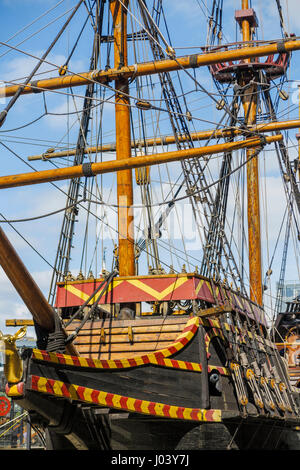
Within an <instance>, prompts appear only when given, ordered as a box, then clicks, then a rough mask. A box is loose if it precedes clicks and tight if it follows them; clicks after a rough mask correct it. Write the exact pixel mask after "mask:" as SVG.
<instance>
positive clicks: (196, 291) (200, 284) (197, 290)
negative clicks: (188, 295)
mask: <svg viewBox="0 0 300 470" xmlns="http://www.w3.org/2000/svg"><path fill="white" fill-rule="evenodd" d="M203 282H204V280H203V279H201V280H200V281H199V282H198V285H197V287H196V289H195V293H196V294H198V292H199V290H200V289H201V287H202V286H203Z"/></svg>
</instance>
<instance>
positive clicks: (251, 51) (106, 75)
mask: <svg viewBox="0 0 300 470" xmlns="http://www.w3.org/2000/svg"><path fill="white" fill-rule="evenodd" d="M299 49H300V41H299V40H291V39H287V40H279V41H278V42H273V43H271V44H267V45H263V46H253V47H249V46H246V47H241V48H238V49H232V50H227V51H217V52H216V51H215V52H208V53H203V54H194V55H192V56H191V55H188V56H183V57H178V58H174V59H172V58H170V59H165V60H160V61H152V62H145V63H139V64H134V65H128V66H124V67H121V68H120V69H116V68H112V69H109V70H94V71H92V72H82V73H78V74H76V73H74V74H72V75H71V74H70V75H66V76H64V77H54V78H48V79H43V80H37V81H35V82H32V83H31V84H28V85H26V86H25V87H24V89H23V90H22V91H21V94H31V93H37V92H39V91H43V90H58V89H62V88H69V87H75V86H83V85H87V84H88V83H90V81H91V80H93V81H96V82H99V83H103V84H105V83H107V82H108V81H111V80H119V79H120V78H127V79H129V78H133V77H139V76H144V75H153V74H157V73H163V72H172V71H177V70H181V69H190V68H196V67H204V66H208V65H213V64H218V63H220V62H226V61H232V60H240V59H250V58H254V57H263V56H269V55H272V54H276V53H278V52H292V51H297V50H299ZM20 86H22V85H10V86H7V87H2V88H0V98H1V97H2V98H3V97H8V96H13V95H14V94H15V93H16V92H17V91H18V90H19V88H20Z"/></svg>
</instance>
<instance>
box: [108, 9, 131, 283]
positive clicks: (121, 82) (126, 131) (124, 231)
mask: <svg viewBox="0 0 300 470" xmlns="http://www.w3.org/2000/svg"><path fill="white" fill-rule="evenodd" d="M128 3H129V0H124V7H125V8H124V7H123V5H121V4H120V2H119V1H118V0H111V2H110V11H111V14H112V17H113V30H114V33H113V36H114V67H115V69H117V70H118V69H121V68H122V67H126V66H127V65H128V60H127V10H126V8H127V6H128ZM115 89H116V98H115V100H116V101H115V120H116V159H117V161H120V160H124V159H128V158H130V157H131V135H130V102H129V82H128V78H124V77H120V78H118V79H117V80H116V81H115ZM119 92H121V93H119ZM117 200H118V237H119V244H118V257H119V275H120V276H134V275H135V256H134V230H133V215H132V205H133V185H132V170H131V169H129V170H124V171H118V173H117Z"/></svg>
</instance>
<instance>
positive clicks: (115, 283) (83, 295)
mask: <svg viewBox="0 0 300 470" xmlns="http://www.w3.org/2000/svg"><path fill="white" fill-rule="evenodd" d="M122 282H124V281H118V280H115V281H113V282H112V283H110V284H109V286H108V289H107V291H106V292H110V291H111V290H112V289H114V288H115V287H118V286H119V285H120V284H122ZM64 289H66V291H67V292H70V293H71V294H73V295H76V297H79V298H80V299H81V300H83V301H84V302H86V301H87V300H88V298H89V297H90V295H88V294H86V293H85V292H83V291H82V290H80V289H77V288H76V287H74V286H73V285H72V284H66V285H64ZM98 295H99V294H96V295H95V296H94V297H93V298H92V299H91V300H90V302H89V304H93V303H94V302H95V301H96V300H97V297H98Z"/></svg>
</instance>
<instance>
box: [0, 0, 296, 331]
mask: <svg viewBox="0 0 300 470" xmlns="http://www.w3.org/2000/svg"><path fill="white" fill-rule="evenodd" d="M75 3H76V2H74V1H71V0H64V1H62V2H59V1H58V0H15V1H14V2H11V1H8V0H0V6H1V18H0V41H1V42H7V41H9V44H11V45H13V46H15V47H19V48H20V49H21V50H22V51H24V52H26V53H27V54H31V55H32V56H35V57H40V56H41V55H42V54H43V52H44V51H45V49H46V48H47V47H48V46H49V43H50V41H51V40H52V39H53V37H54V36H55V34H56V33H57V31H58V29H59V28H60V27H61V25H62V24H63V21H65V18H66V17H67V16H68V14H70V13H68V12H69V10H70V9H71V8H72V7H73V6H74V4H75ZM205 4H207V5H208V6H209V5H210V4H211V2H210V0H205V1H198V0H186V1H174V0H165V13H166V17H167V18H168V28H169V33H170V36H171V39H172V44H173V46H174V47H175V48H176V51H177V55H184V54H185V53H195V52H197V50H198V49H197V48H199V47H200V46H201V45H204V44H205V40H206V31H207V26H206V22H205V20H204V15H203V9H205V8H204V7H205ZM224 4H225V5H226V10H225V11H224V38H226V39H227V40H228V41H230V42H232V41H235V40H239V39H240V33H239V31H238V29H237V28H236V24H235V21H234V18H233V16H234V10H235V9H238V8H240V1H239V0H235V1H234V0H226V1H225V2H224ZM252 4H253V7H254V8H255V9H256V11H257V15H258V18H259V22H260V26H261V29H260V32H259V39H265V40H267V39H272V38H273V39H274V38H278V37H280V27H279V19H278V15H277V11H276V2H275V0H274V1H273V0H267V1H265V2H261V1H253V2H252ZM199 5H200V6H201V7H202V8H199ZM282 5H283V7H284V13H285V20H286V25H287V27H288V29H289V31H292V32H294V33H295V34H296V35H299V36H300V19H299V17H300V15H299V13H298V10H299V7H298V2H297V1H292V0H289V1H288V2H287V1H286V0H284V1H283V2H282ZM54 7H55V8H54ZM287 7H288V8H287ZM51 9H52V10H51ZM48 10H49V12H48V13H47V15H45V16H42V15H44V13H45V12H47V11H48ZM39 17H41V18H40V19H39V20H38V21H36V22H34V23H33V21H34V20H35V19H36V18H39ZM85 17H86V10H85V9H84V8H81V10H80V12H79V13H78V15H77V16H76V18H74V20H73V21H72V24H71V27H70V30H68V32H67V33H66V34H64V36H63V38H62V39H61V40H60V41H59V43H58V44H57V46H55V48H54V49H53V51H52V52H51V53H50V54H49V58H48V62H49V63H48V64H45V65H44V66H43V67H42V68H41V72H43V73H44V72H47V73H45V76H46V77H47V76H56V75H57V66H60V65H62V64H63V63H64V61H65V59H66V57H67V56H68V53H69V51H70V50H71V48H72V44H73V41H74V38H75V37H76V31H77V32H78V30H79V29H80V28H81V26H82V24H83V22H84V20H85ZM31 23H32V24H31ZM30 24H31V26H29V27H28V28H26V29H24V30H23V31H22V29H23V28H24V27H25V26H27V25H30ZM38 31H39V32H38ZM16 33H18V34H17V35H16V36H15V37H13V36H14V35H15V34H16ZM33 33H36V34H34V35H33ZM31 35H32V37H31ZM91 40H92V35H91V28H89V33H84V35H83V37H82V39H81V41H80V43H79V46H78V50H76V53H75V54H74V56H73V57H72V59H71V62H70V66H69V68H70V70H71V71H72V72H77V73H80V72H83V71H86V70H87V69H88V66H89V56H90V51H91ZM298 54H300V52H299V53H298ZM35 63H36V61H35V59H34V58H32V57H30V56H28V55H26V54H24V53H19V52H17V51H12V50H9V49H8V48H6V47H5V46H2V47H0V80H3V81H8V82H9V81H12V80H15V79H21V78H22V77H26V74H28V73H30V71H31V70H32V68H33V66H34V65H35ZM298 64H299V60H298V59H297V53H294V55H293V60H292V67H291V68H290V70H289V72H288V80H289V82H288V83H287V84H286V85H285V90H286V91H288V92H289V93H290V101H289V102H281V104H280V106H281V108H282V112H283V115H284V116H285V119H292V118H295V117H298V109H297V105H295V104H293V99H294V94H295V91H296V88H295V81H296V80H298V79H299V80H300V73H299V65H298ZM102 65H103V64H102ZM104 65H105V64H104ZM196 78H197V80H198V81H199V82H200V83H201V84H203V86H205V87H206V88H207V89H208V90H209V91H216V90H215V88H214V85H213V82H212V80H211V77H210V75H209V73H208V71H207V69H199V70H197V71H196ZM182 80H183V84H184V86H185V87H186V88H185V89H186V90H191V91H193V93H191V95H187V102H188V106H189V109H190V110H191V111H192V113H193V115H194V116H196V117H197V120H196V121H195V128H196V129H199V130H200V129H208V128H211V127H212V126H213V123H215V122H217V121H218V119H219V116H220V115H219V113H218V112H217V110H216V108H215V103H213V102H212V101H211V99H210V98H208V97H207V96H206V95H203V94H201V92H199V91H197V92H196V91H195V84H194V82H193V81H192V80H191V79H190V78H188V77H187V76H185V75H184V76H183V78H182ZM174 83H175V84H176V86H178V82H177V79H176V77H174ZM74 93H75V94H76V95H78V96H82V95H83V89H79V88H77V89H74ZM108 95H111V94H110V93H109V92H108ZM108 95H107V96H108ZM78 96H77V97H76V98H75V100H73V99H71V97H70V95H66V94H64V93H49V94H47V96H46V106H47V110H48V111H49V112H50V113H53V114H50V115H48V116H45V117H41V115H42V114H43V112H44V111H45V102H44V99H43V95H42V94H37V95H30V96H23V97H21V98H20V99H19V100H18V102H17V104H16V105H15V106H14V108H13V109H12V110H11V112H10V113H9V115H8V118H7V120H6V122H5V124H4V126H3V127H2V129H1V133H0V141H2V142H3V144H4V145H7V146H8V147H9V148H10V149H11V151H9V150H7V149H6V148H5V147H3V146H1V162H2V165H1V169H0V175H9V174H15V173H23V172H27V171H31V170H30V168H28V166H27V165H26V161H27V157H28V156H29V155H33V154H39V153H42V152H44V151H45V150H46V149H48V148H49V147H51V146H52V143H53V145H54V144H55V143H58V142H59V145H60V146H64V147H66V146H68V145H70V146H73V145H74V144H75V143H76V135H77V132H78V126H76V125H74V127H73V128H72V130H71V131H70V133H69V134H67V130H68V126H70V125H72V123H73V121H74V119H75V118H74V117H73V116H70V118H69V119H68V118H67V117H66V116H65V114H64V113H66V112H67V111H70V110H71V111H72V112H74V111H75V110H76V107H78V109H80V106H82V99H81V98H79V97H78ZM289 105H290V106H291V107H290V108H289V109H288V106H289ZM0 106H3V104H2V105H0ZM286 109H288V112H287V113H286V111H285V110H286ZM105 111H106V113H107V114H106V119H105V122H104V127H103V135H104V139H105V141H106V142H113V141H114V138H113V132H112V130H113V126H114V124H113V120H114V112H113V104H112V102H111V103H108V104H107V105H105ZM34 119H38V120H37V122H36V123H34V124H31V125H28V126H26V127H25V128H23V129H18V127H19V126H22V125H24V123H26V124H28V123H30V122H31V121H32V120H34ZM75 120H76V119H75ZM161 126H162V132H163V131H164V130H166V132H168V127H167V125H166V123H165V121H163V119H162V121H161ZM13 129H16V130H13ZM137 132H138V131H137ZM294 136H295V132H291V133H290V138H291V142H290V143H292V144H295V140H294ZM12 152H14V153H15V154H17V155H18V156H19V157H20V158H21V159H23V161H22V160H21V159H20V158H17V157H16V155H14V154H13V153H12ZM290 152H291V160H292V159H294V158H296V156H297V150H296V149H291V151H290ZM107 158H109V159H111V158H113V155H112V154H110V155H108V157H107ZM261 162H262V168H261V169H262V171H265V175H266V180H265V181H266V187H267V196H266V195H265V196H264V198H263V201H262V218H263V221H267V223H266V224H265V223H263V234H264V237H266V236H267V235H268V237H269V240H270V241H269V245H268V244H264V247H263V248H264V270H265V268H266V266H267V263H268V260H270V258H271V256H272V252H273V249H274V246H275V242H276V236H277V235H276V234H277V232H278V228H279V226H280V223H281V218H282V211H283V209H284V199H283V193H282V191H281V190H280V188H279V184H280V183H279V178H278V168H277V165H276V159H275V156H274V153H272V152H265V154H264V156H263V157H262V159H261ZM33 166H34V168H35V169H46V168H51V166H49V164H48V163H44V162H35V163H34V164H33ZM170 171H171V176H174V177H176V172H177V171H178V166H176V165H173V166H172V167H171V170H170ZM112 182H113V178H112V177H107V179H106V180H105V181H104V186H105V191H106V192H105V194H106V195H107V194H108V191H109V190H110V187H111V185H112ZM58 186H59V187H60V188H61V189H63V190H64V191H65V190H66V189H67V182H62V183H59V184H58ZM263 189H264V188H262V191H263ZM264 194H265V193H264ZM157 199H158V200H160V199H159V195H157ZM137 201H139V199H138V198H137ZM273 203H274V204H273ZM63 206H64V196H63V194H62V193H61V192H59V191H57V189H56V188H54V187H53V186H52V185H50V184H45V185H39V186H33V187H24V188H16V189H8V190H2V198H1V203H0V213H1V214H3V215H4V216H5V217H6V218H9V219H18V218H22V217H33V216H36V215H40V214H44V213H47V212H49V211H52V210H56V209H60V208H62V207H63ZM109 217H112V214H111V213H110V214H109ZM0 218H2V216H0ZM175 223H176V220H175ZM93 224H94V222H93ZM2 226H3V228H4V230H5V231H6V233H7V234H8V236H9V237H10V239H11V240H12V242H13V243H14V245H15V247H16V249H17V251H18V253H19V254H20V256H21V257H22V259H23V261H24V263H25V264H26V266H27V267H28V269H29V270H30V271H31V273H32V275H33V276H34V278H35V279H36V280H37V282H38V283H39V285H40V286H41V288H42V290H43V291H44V293H45V295H47V293H48V285H49V277H50V273H51V269H50V267H49V264H47V263H46V262H45V261H43V260H42V259H41V257H39V256H38V255H37V254H36V253H35V252H34V251H33V250H32V248H31V247H30V246H28V244H26V243H25V242H24V240H23V239H22V238H21V237H20V236H19V235H18V234H17V233H16V232H15V231H14V230H13V229H12V228H11V227H9V226H7V224H2ZM14 227H15V228H16V229H17V230H18V231H20V233H22V234H23V235H24V237H25V238H26V239H27V240H29V241H30V243H31V244H32V245H33V246H34V247H35V248H36V249H37V250H38V251H39V252H40V253H41V254H42V256H44V257H45V259H46V260H47V261H48V262H49V263H50V264H53V262H54V258H55V253H56V246H57V240H58V236H59V232H60V228H61V214H59V215H55V216H52V217H49V218H48V219H42V220H39V221H34V222H28V223H22V224H21V223H19V224H14ZM94 229H95V227H94V226H93V230H94ZM96 229H97V227H96ZM267 232H268V233H267ZM105 243H106V245H107V251H108V252H111V247H112V243H111V242H110V241H109V240H107V241H106V242H105ZM108 256H109V255H108ZM293 256H295V255H293V251H292V253H291V262H289V263H288V264H289V266H291V267H292V269H291V271H290V273H289V274H288V273H287V276H288V277H289V278H291V279H297V276H298V275H299V273H298V271H297V267H296V264H297V263H296V264H295V263H294V262H292V261H293ZM279 260H280V257H279ZM276 263H277V264H276V265H274V267H273V268H274V278H273V279H272V283H273V290H272V294H273V295H274V293H275V291H274V283H275V280H276V274H278V271H279V264H278V263H279V262H278V261H277V262H276ZM99 264H101V263H100V262H99ZM76 268H77V266H76V265H75V269H76ZM22 316H26V317H27V318H29V317H30V315H29V314H28V312H27V310H26V308H25V307H24V305H23V303H22V301H21V300H20V299H19V297H18V295H17V294H15V292H14V289H13V288H12V286H11V285H10V284H9V282H8V281H7V279H6V277H5V275H4V273H3V272H2V271H0V329H2V330H3V331H5V326H4V321H5V319H6V318H19V317H22Z"/></svg>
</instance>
